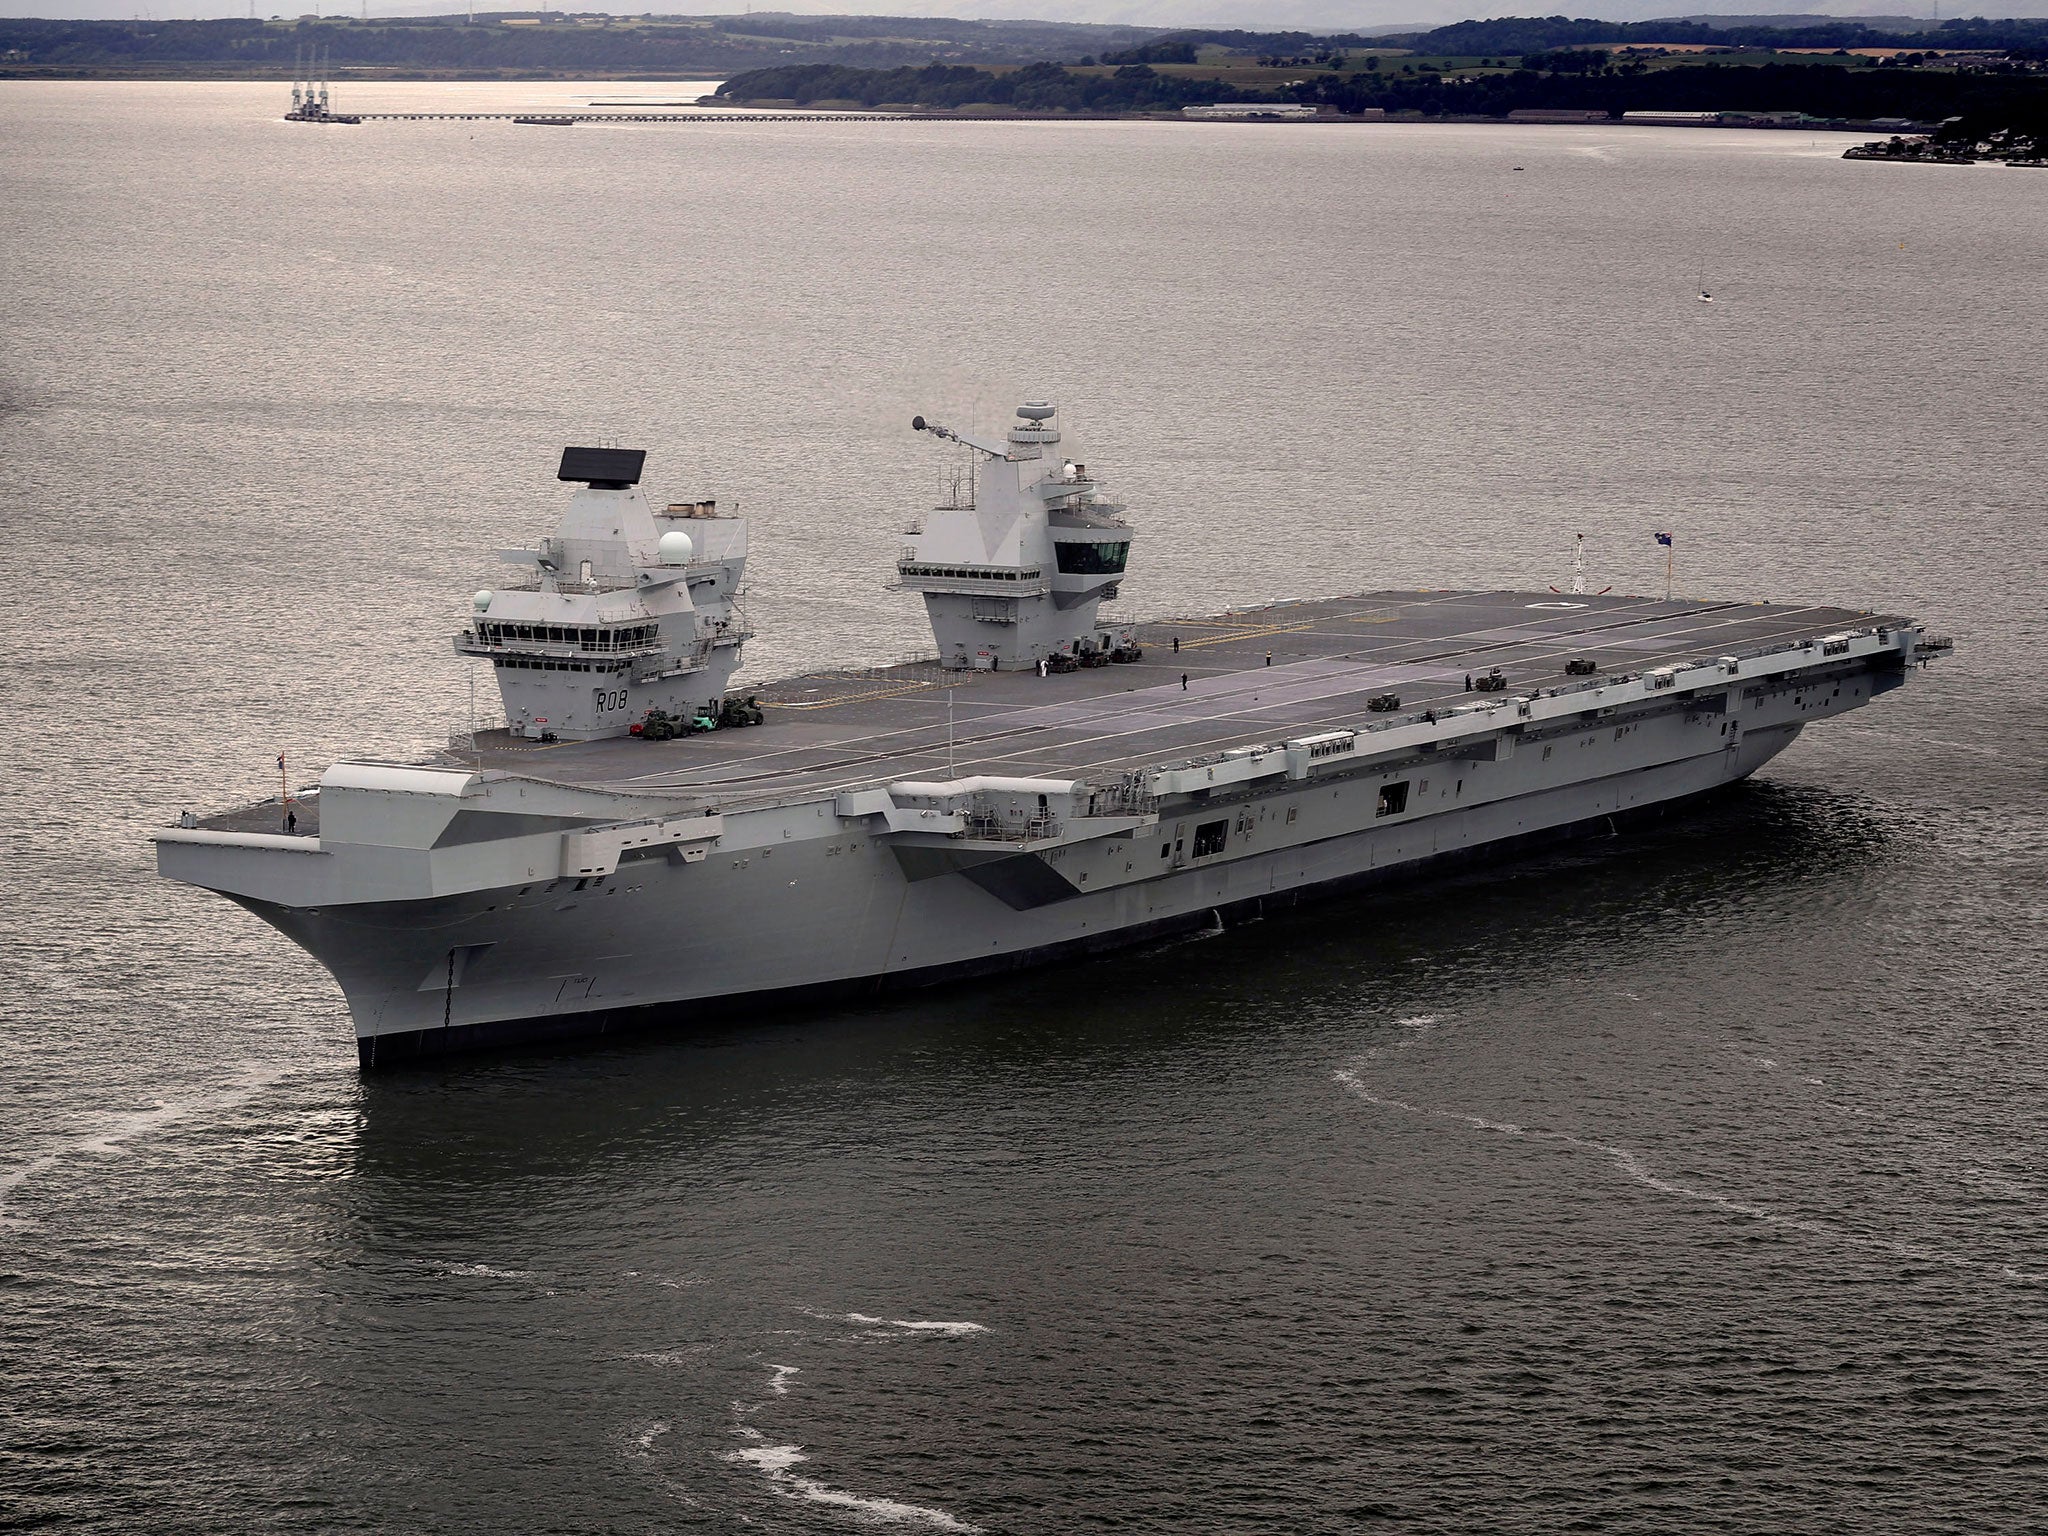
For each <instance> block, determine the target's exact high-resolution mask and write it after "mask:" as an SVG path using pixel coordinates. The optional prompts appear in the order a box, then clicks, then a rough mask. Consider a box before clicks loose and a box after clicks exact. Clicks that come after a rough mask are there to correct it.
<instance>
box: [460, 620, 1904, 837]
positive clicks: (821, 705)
mask: <svg viewBox="0 0 2048 1536" xmlns="http://www.w3.org/2000/svg"><path fill="white" fill-rule="evenodd" d="M1887 622H1904V621H1903V620H1887V619H1886V618H1884V617H1883V616H1880V615H1876V614H1871V613H1865V612H1857V611H1855V610H1851V609H1844V608H1832V607H1801V606H1792V605H1786V604H1751V603H1730V602H1714V601H1706V600H1689V599H1683V598H1681V599H1676V600H1666V599H1662V598H1640V597H1619V596H1604V597H1595V596H1582V597H1561V596H1557V595H1554V594H1546V593H1541V592H1448V591H1446V592H1375V593H1367V594H1363V595H1360V596H1354V597H1339V598H1324V599H1315V600H1308V601H1298V602H1285V603H1276V604H1273V605H1271V606H1268V607H1262V608H1249V609H1242V610H1234V611H1232V612H1229V613H1224V614H1218V615H1215V616H1213V617H1208V618H1183V619H1165V620H1159V621H1156V622H1150V623H1143V624H1140V625H1138V626H1136V634H1137V637H1138V638H1139V640H1140V642H1141V644H1142V646H1143V650H1144V655H1143V658H1142V659H1141V660H1139V661H1135V662H1128V663H1121V664H1114V665H1108V666H1102V667H1096V668H1091V669H1087V670H1083V671H1078V672H1067V673H1053V674H1050V675H1047V676H1043V677H1041V676H1040V675H1039V674H1038V671H1037V669H1036V668H1035V667H1034V668H1032V669H1030V670H1009V671H974V672H959V671H942V670H941V669H940V668H939V667H938V666H937V664H936V663H935V662H931V663H909V664H905V665H901V666H895V667H885V668H878V669H875V670H872V671H821V672H815V673H809V674H805V675H803V676H799V677H792V678H786V679H782V680H779V681H776V682H770V683H762V684H759V685H757V686H754V687H752V688H747V687H744V686H736V688H735V690H734V691H735V692H742V693H744V692H751V693H753V694H754V695H755V696H757V697H758V698H759V700H760V702H761V704H762V706H763V709H764V710H765V712H766V716H767V719H766V723H765V724H763V725H760V726H755V727H748V728H744V729H740V730H722V731H713V732H709V733H706V734H704V735H699V736H689V737H682V738H678V739H676V740H672V741H665V742H649V741H642V740H639V739H637V738H631V737H626V738H612V739H608V740H600V741H585V742H563V743H558V744H542V743H538V742H534V741H530V740H523V739H520V738H518V737H515V736H512V735H510V734H508V733H506V732H504V731H494V732H488V733H483V734H481V735H479V737H478V739H477V748H476V751H475V752H474V754H470V753H461V754H457V756H459V758H460V759H461V760H462V761H464V762H474V763H475V764H476V765H477V766H480V767H482V768H484V769H486V770H489V769H502V770H507V771H510V772H514V773H518V774H522V775H528V776H531V777H535V778H542V779H552V780H557V781H560V782H564V783H574V784H587V785H603V786H606V787H610V788H638V789H644V790H651V791H676V790H680V791H685V792H690V791H695V792H700V793H701V794H702V795H703V796H704V797H705V798H706V799H707V800H713V801H716V802H717V803H718V804H720V805H722V806H725V807H728V808H737V807H740V806H744V805H746V804H750V803H766V802H769V801H774V800H780V799H783V798H786V797H788V796H790V795H802V794H816V793H819V792H821V791H823V790H828V789H832V788H836V787H841V786H845V785H851V784H863V783H874V782H877V781H882V780H891V779H928V778H938V777H945V778H950V777H954V776H955V775H956V774H966V773H986V774H1003V775H1011V776H1017V777H1031V778H1055V779H1076V778H1101V777H1104V776H1114V775H1116V774H1118V773H1122V772H1125V771H1128V770H1131V769H1135V768H1141V767H1156V766H1158V765H1160V764H1163V763H1169V762H1173V761H1178V760H1181V759H1185V758H1190V757H1196V756H1200V755H1202V754H1204V753H1210V752H1216V751H1220V750H1222V749H1224V748H1227V747H1230V746H1234V745H1237V744H1240V743H1246V742H1266V741H1277V740H1281V739H1284V738H1287V737H1298V736H1302V735H1307V734H1311V733H1313V732H1316V731H1319V730H1330V729H1334V728H1337V727H1340V726H1349V725H1356V724H1358V723H1360V722H1362V721H1366V720H1369V719H1373V718H1375V717H1374V716H1373V715H1371V714H1369V713H1368V711H1367V704H1368V701H1369V700H1371V699H1372V698H1374V697H1375V696H1378V695H1383V694H1387V693H1393V694H1396V695H1397V696H1398V697H1399V698H1400V701H1401V704H1400V711H1399V715H1398V716H1397V718H1400V717H1407V716H1420V715H1421V713H1422V712H1423V711H1425V710H1431V709H1441V708H1444V707H1446V706H1449V705H1452V704H1456V703H1459V702H1469V701H1472V700H1478V699H1484V698H1485V697H1486V695H1485V694H1481V693H1468V692H1467V689H1466V679H1467V678H1468V677H1470V678H1472V679H1473V680H1474V681H1477V680H1478V679H1479V678H1480V677H1482V676H1484V675H1485V674H1486V673H1487V672H1488V671H1490V670H1491V669H1493V668H1496V667H1498V668H1499V669H1500V670H1501V672H1502V673H1503V675H1504V676H1505V678H1506V679H1507V686H1508V691H1509V692H1511V693H1515V694H1524V695H1526V694H1528V693H1531V692H1533V691H1536V690H1543V689H1550V688H1564V687H1568V686H1575V685H1578V684H1581V683H1583V682H1585V681H1587V679H1586V678H1584V677H1581V676H1574V675H1572V674H1569V673H1567V672H1566V670H1565V664H1566V663H1567V662H1568V661H1571V660H1573V659H1576V658H1585V659H1587V660H1590V661H1592V662H1593V663H1594V664H1595V666H1596V668H1597V669H1598V670H1597V672H1596V673H1595V677H1596V678H1598V679H1604V680H1606V681H1609V682H1613V681H1617V680H1620V679H1622V678H1625V677H1631V676H1635V675H1638V674H1641V673H1643V672H1646V671H1648V670H1650V669H1652V668H1655V667H1659V666H1664V665H1668V664H1671V663H1674V662H1678V661H1685V660H1694V659H1711V658H1714V657H1718V656H1728V655H1741V654H1744V653H1747V652H1755V651H1758V650H1763V649H1769V648H1773V647H1778V646H1783V645H1788V644H1791V643H1793V642H1801V641H1805V640H1808V639H1811V638H1813V637H1814V636H1816V635H1820V634H1825V633H1830V632H1833V631H1837V630H1843V629H1849V628H1865V627H1869V626H1871V625H1873V624H1883V623H1887ZM1176 639H1177V640H1178V641H1179V648H1178V650H1176V649H1175V645H1174V642H1175V641H1176ZM1183 677H1185V679H1186V684H1185V687H1183V684H1182V679H1183ZM949 714H950V724H949ZM949 738H950V744H949Z"/></svg>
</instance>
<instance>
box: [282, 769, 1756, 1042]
mask: <svg viewBox="0 0 2048 1536" xmlns="http://www.w3.org/2000/svg"><path fill="white" fill-rule="evenodd" d="M1737 782H1739V781H1730V782H1727V783H1723V784H1719V785H1715V786H1712V787H1710V788H1707V789H1702V790H1698V791H1695V792H1694V793H1692V794H1689V795H1685V796H1682V797H1680V798H1678V799H1674V800H1668V801H1664V802H1661V803H1658V804H1652V805H1642V806H1637V807H1634V808H1632V809H1628V810H1621V811H1616V812H1613V813H1607V814H1601V815H1596V816H1591V817H1587V818H1584V819H1582V820H1579V821H1574V822H1570V823H1567V824H1565V825H1563V826H1557V827H1545V828H1541V829H1538V830H1535V831H1530V832H1523V833H1518V834H1516V835H1514V836H1511V837H1506V838H1502V839H1500V840H1499V841H1497V842H1491V843H1483V844H1478V845H1475V846H1472V847H1469V848H1459V849H1452V850H1448V851H1445V852H1442V853H1436V854H1431V855H1429V856H1428V857H1426V858H1423V859H1418V860H1416V861H1415V862H1413V863H1409V864H1398V865H1391V866H1387V867H1384V868H1379V869H1363V870H1356V871H1354V872H1352V873H1350V874H1345V875H1337V876H1333V877H1331V878H1329V879H1326V880H1321V881H1318V882H1316V883H1315V884H1312V885H1303V886H1296V887H1293V888H1291V889H1287V890H1282V891H1276V892H1273V893H1271V894H1269V895H1262V896H1245V897H1240V898H1238V899H1237V900H1234V901H1226V902H1222V903H1220V904H1219V905H1217V906H1213V907H1208V908H1204V909H1202V910H1200V911H1197V912H1189V913H1183V914H1181V915H1180V916H1178V917H1173V918H1163V919H1157V920H1154V921H1151V922H1146V923H1141V924H1137V925H1135V926H1133V927H1130V928H1124V929H1118V930H1115V931H1112V932H1106V933H1101V934H1096V935H1093V936H1090V937H1087V938H1082V939H1071V940H1067V941H1065V942H1062V943H1057V944H1050V945H1046V946H1043V947H1041V948H1037V949H1029V950H1022V951H1016V952H1012V953H1008V954H1001V955H995V956H991V957H987V958H981V957H977V958H975V959H971V960H960V961H955V962H952V963H950V964H942V965H933V966H927V967H924V968H922V969H920V970H915V971H900V972H895V973H891V974H885V975H879V976H864V977H858V978H852V979H848V980H846V981H839V982H822V983H813V984H810V985H805V986H794V987H780V988H775V989H772V990H768V991H763V992H755V993H748V994H729V995H726V996H722V997H709V998H699V999H694V1000H691V1001H688V1002H663V1003H648V1004H643V1005H641V1006H638V1007H625V1008H599V1009H594V1010H592V1011H590V1012H586V1013H575V1014H537V1015H533V1016H530V1017H526V1018H517V1019H499V1020H493V1021H491V1022H488V1023H479V1024H455V1023H449V1024H444V1025H439V1026H435V1027H432V1028H426V1029H413V1030H401V1031H395V1032H392V1033H390V1034H383V1035H371V1036H364V1037H358V1039H357V1041H356V1055H357V1060H358V1061H359V1062H360V1064H361V1066H362V1068H363V1070H365V1071H380V1072H381V1071H397V1070H402V1069H403V1068H405V1067H408V1066H418V1065H422V1064H425V1063H430V1062H434V1061H439V1060H444V1059H446V1058H449V1057H454V1056H464V1055H469V1054H472V1053H476V1052H486V1051H517V1050H521V1049H532V1048H536V1047H545V1046H547V1045H550V1044H564V1043H573V1042H582V1041H588V1040H592V1039H598V1038H604V1037H625V1036H635V1035H648V1034H652V1033H656V1032H661V1031H685V1030H690V1029H695V1028H703V1027H708V1026H712V1025H716V1024H721V1023H729V1022H731V1021H734V1020H746V1019H755V1018H763V1017H777V1016H787V1015H789V1014H792V1013H798V1012H801V1011H803V1010H805V1009H809V1008H816V1007H821V1006H825V1005H828V1004H832V1003H847V1002H855V1003H858V1002H863V1001H872V1000H878V999H882V998H886V997H891V996H897V995H900V994H902V993H905V992H911V991H918V990H925V989H930V988H938V987H945V986H948V985H962V986H964V985H971V984H972V983H974V982H976V981H981V980H986V979H988V978H990V977H996V976H1002V975H1007V974H1010V973H1013V972H1016V971H1021V970H1028V969H1036V968H1039V967H1046V966H1055V965H1060V964H1076V963H1086V962H1088V961H1090V960H1093V959H1095V958H1097V957H1100V956H1105V955H1112V954H1115V953H1117V952H1118V951H1121V950H1127V949H1132V948H1139V947H1142V946H1144V945H1146V944H1154V943H1160V942H1163V941H1165V940H1169V939H1173V938H1176V937H1179V936H1182V935H1185V934H1189V933H1194V932H1199V931H1201V930H1204V929H1213V930H1218V931H1220V930H1222V929H1225V928H1233V927H1236V926H1238V925H1240V924H1242V923H1245V922H1255V921H1259V920H1261V919H1264V918H1267V917H1271V916H1275V915H1277V914H1279V913H1283V912H1288V911H1292V910H1293V909H1295V908H1297V907H1300V906H1302V905H1304V904H1310V903H1314V902H1317V901H1323V900H1334V899H1339V898H1342V897H1345V896H1357V895H1363V894H1368V893H1370V892H1373V891H1378V890H1388V889H1395V888H1400V887H1404V886H1409V885H1413V884H1416V883H1420V882H1427V881H1429V880H1432V879H1442V878H1445V877H1448V876H1449V875H1451V874H1452V873H1453V872H1455V871H1458V870H1462V869H1467V868H1471V867H1473V866H1476V865H1490V864H1496V863H1506V862H1512V861H1513V860H1514V859H1516V858H1520V857H1528V856H1531V855H1535V854H1539V853H1540V852H1542V851H1543V850H1544V849H1547V848H1553V847H1556V846H1558V845H1559V844H1562V843H1568V842H1572V841H1575V840H1580V839H1590V838H1609V837H1615V836H1620V835H1625V834H1627V833H1629V832H1632V831H1636V830H1639V829H1642V828H1645V827H1648V826H1652V825H1655V824H1657V823H1659V822H1663V821H1666V820H1668V819H1670V818H1671V817H1673V816H1676V815H1683V814H1685V813H1686V812H1687V811H1688V810H1689V809H1691V808H1692V807H1694V806H1696V805H1698V804H1699V803H1701V802H1703V801H1706V800H1708V799H1711V798H1713V797H1716V796H1720V795H1724V794H1726V793H1728V792H1729V791H1730V790H1732V789H1733V788H1734V787H1735V784H1736V783H1737ZM250 906H251V908H252V910H256V911H257V912H258V914H259V915H260V916H263V917H265V918H266V919H267V920H270V921H273V922H275V921H276V918H275V916H273V914H272V913H271V912H266V911H263V910H262V909H261V907H260V906H259V905H258V904H255V903H251V904H250ZM279 926H284V925H282V924H280V925H279ZM287 931H289V929H287Z"/></svg>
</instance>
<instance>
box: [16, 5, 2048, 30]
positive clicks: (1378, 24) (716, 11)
mask: <svg viewBox="0 0 2048 1536" xmlns="http://www.w3.org/2000/svg"><path fill="white" fill-rule="evenodd" d="M254 9H255V14H256V15H258V16H264V17H271V16H300V15H304V16H311V15H314V14H320V15H325V16H340V15H345V16H361V15H362V14H364V5H363V0H322V3H321V4H320V5H319V6H318V8H317V11H316V8H314V7H310V6H299V7H285V8H279V7H274V6H273V5H271V4H266V3H264V0H257V4H256V5H255V8H254ZM462 9H463V8H462V7H460V6H451V5H450V4H448V3H447V0H369V4H368V7H367V10H368V15H369V16H370V17H371V18H372V19H373V20H374V19H375V18H377V17H379V16H434V15H455V14H460V13H461V11H462ZM478 9H480V10H488V11H491V12H502V11H505V10H523V9H530V10H532V11H534V12H535V13H539V12H540V11H542V10H544V9H545V10H547V11H552V12H561V11H565V10H573V11H576V12H579V13H583V14H590V13H599V12H601V13H605V14H610V15H618V16H638V15H647V14H656V15H667V16H730V15H735V14H738V13H739V12H740V11H741V10H744V9H745V7H744V6H740V7H735V6H734V5H733V4H732V3H731V0H725V3H707V4H683V5H677V4H674V3H673V0H671V3H669V4H666V5H664V6H662V7H661V8H660V9H659V10H658V11H653V12H649V11H646V10H644V9H643V10H640V11H635V10H632V9H630V8H629V7H626V6H609V5H578V6H563V5H549V6H546V7H543V6H540V5H534V6H531V7H508V6H505V5H503V4H492V5H488V6H480V7H478ZM758 9H759V11H762V12H769V13H774V12H786V13H793V14H799V15H814V16H907V17H917V16H930V17H947V18H956V19H958V18H982V19H989V20H1010V21H1064V22H1084V23H1090V22H1092V23H1098V24H1109V25H1126V26H1153V27H1241V28H1244V29H1246V30H1252V31H1275V30H1304V31H1319V32H1338V31H1352V30H1365V29H1380V30H1385V29H1390V28H1398V29H1401V30H1407V29H1410V28H1414V29H1418V30H1419V29H1421V28H1425V27H1434V26H1442V25H1444V24H1445V23H1447V22H1453V21H1464V20H1472V19H1476V17H1475V15H1474V13H1473V12H1472V11H1471V10H1469V9H1468V8H1465V7H1462V6H1459V5H1457V4H1454V3H1448V0H1381V3H1373V0H1366V3H1349V0H893V3H891V0H882V3H864V0H782V3H779V4H775V5H766V6H761V7H759V8H758ZM1557 9H1561V10H1562V11H1563V12H1564V14H1568V15H1571V16H1575V17H1579V16H1583V17H1592V18H1596V19H1599V20H1603V21H1652V20H1658V19H1661V18H1673V19H1675V18H1676V17H1678V16H1680V15H1682V14H1685V13H1683V12H1680V11H1677V10H1674V8H1673V7H1672V6H1671V5H1670V4H1669V3H1668V0H1666V3H1659V0H1639V3H1631V0H1594V3H1589V4H1586V5H1580V6H1571V7H1563V8H1555V9H1552V10H1546V9H1545V8H1543V7H1535V8H1531V9H1528V10H1526V11H1518V10H1516V9H1514V8H1512V7H1504V6H1494V7H1489V8H1487V12H1486V14H1490V15H1521V14H1527V15H1538V14H1555V12H1556V10H1557ZM1997 11H1998V14H1999V16H2000V17H2001V18H2003V17H2038V16H2043V15H2048V0H2017V3H2014V4H2009V5H2003V6H1999V7H1997ZM1928 13H1931V12H1930V8H1928V7H1922V6H1910V7H1909V6H1905V5H1898V4H1892V5H1884V4H1869V3H1865V4H1856V3H1853V0H1848V3H1842V0H1837V3H1834V4H1820V5H1812V6H1808V7H1806V8H1805V9H1803V10H1801V11H1797V12H1794V11H1788V10H1786V9H1785V8H1783V7H1782V6H1777V7H1772V6H1768V5H1760V6H1756V7H1746V6H1743V5H1740V4H1734V5H1728V4H1723V5H1721V6H1718V7H1716V8H1715V9H1714V10H1713V11H1711V12H1704V11H1703V12H1697V13H1694V14H1712V15H1717V16H1739V15H1755V16H1757V17H1759V18H1762V17H1769V16H1784V15H1831V16H1839V17H1841V18H1842V19H1843V20H1845V21H1846V20H1859V19H1866V18H1874V17H1897V16H1906V15H1914V14H1928ZM249 14H250V5H249V3H248V0H0V16H6V17H10V18H16V19H21V18H41V19H46V20H53V21H131V20H150V21H180V20H194V19H218V18H224V17H245V16H248V15H249Z"/></svg>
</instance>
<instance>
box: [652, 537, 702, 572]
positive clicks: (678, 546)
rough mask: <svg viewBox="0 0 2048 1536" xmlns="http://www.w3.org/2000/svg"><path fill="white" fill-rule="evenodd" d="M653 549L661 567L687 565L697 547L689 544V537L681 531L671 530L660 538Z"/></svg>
mask: <svg viewBox="0 0 2048 1536" xmlns="http://www.w3.org/2000/svg"><path fill="white" fill-rule="evenodd" d="M655 548H656V550H657V552H658V553H659V554H660V556H661V563H662V564H663V565H688V564H689V563H690V556H691V555H692V554H693V553H694V552H695V551H696V548H697V546H696V545H694V544H692V543H691V542H690V536H689V535H688V534H687V533H685V532H683V530H682V529H680V528H671V529H670V530H669V531H668V532H667V533H664V534H663V535H662V536H661V543H660V544H658V545H656V546H655Z"/></svg>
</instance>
